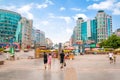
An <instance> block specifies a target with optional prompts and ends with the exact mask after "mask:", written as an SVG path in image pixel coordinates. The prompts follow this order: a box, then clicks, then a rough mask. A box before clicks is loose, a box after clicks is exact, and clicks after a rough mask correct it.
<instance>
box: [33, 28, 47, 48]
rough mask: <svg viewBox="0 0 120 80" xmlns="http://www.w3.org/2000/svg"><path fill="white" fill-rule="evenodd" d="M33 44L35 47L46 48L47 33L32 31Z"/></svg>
mask: <svg viewBox="0 0 120 80" xmlns="http://www.w3.org/2000/svg"><path fill="white" fill-rule="evenodd" d="M32 44H33V45H34V46H35V45H36V44H37V46H46V41H45V33H44V32H43V31H41V30H39V29H32Z"/></svg>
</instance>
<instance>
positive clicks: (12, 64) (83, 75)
mask: <svg viewBox="0 0 120 80" xmlns="http://www.w3.org/2000/svg"><path fill="white" fill-rule="evenodd" d="M28 54H30V55H33V52H29V53H21V55H19V57H24V55H27V56H29V55H28ZM27 56H26V58H21V59H19V60H15V61H5V64H4V65H1V66H0V80H119V79H120V55H117V62H116V64H110V63H109V59H108V57H107V55H83V56H76V57H75V59H74V60H66V63H67V66H66V67H65V68H64V69H63V70H61V69H60V64H59V60H58V59H53V61H52V68H51V69H50V70H49V69H47V70H44V65H43V59H42V58H41V59H27Z"/></svg>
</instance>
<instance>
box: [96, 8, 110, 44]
mask: <svg viewBox="0 0 120 80" xmlns="http://www.w3.org/2000/svg"><path fill="white" fill-rule="evenodd" d="M96 20H97V42H100V41H102V40H104V39H107V38H108V37H109V36H110V35H111V34H112V17H111V16H109V15H107V14H106V13H105V12H104V11H103V10H99V11H98V13H97V16H96Z"/></svg>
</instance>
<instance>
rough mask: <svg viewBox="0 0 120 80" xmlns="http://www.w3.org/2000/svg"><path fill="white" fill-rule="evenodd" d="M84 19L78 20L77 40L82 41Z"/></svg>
mask: <svg viewBox="0 0 120 80" xmlns="http://www.w3.org/2000/svg"><path fill="white" fill-rule="evenodd" d="M83 21H84V20H83V18H81V17H80V18H78V20H77V26H76V37H77V40H81V23H82V22H83Z"/></svg>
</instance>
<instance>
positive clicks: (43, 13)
mask: <svg viewBox="0 0 120 80" xmlns="http://www.w3.org/2000/svg"><path fill="white" fill-rule="evenodd" d="M0 8H1V9H7V10H11V11H15V12H18V13H20V14H21V15H22V17H26V18H27V19H32V20H33V27H35V28H36V29H40V30H41V31H44V32H45V36H46V37H48V38H50V39H51V40H52V41H53V43H60V42H62V43H63V42H66V41H68V40H69V39H70V37H71V35H72V33H73V29H74V27H75V26H76V20H77V18H78V17H83V19H84V20H88V19H94V17H95V16H96V14H97V11H98V10H104V11H105V12H106V13H107V14H108V15H111V16H112V22H113V23H112V26H113V28H112V29H113V31H115V30H116V29H117V28H120V0H0Z"/></svg>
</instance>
